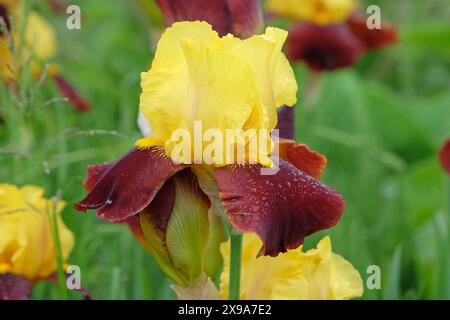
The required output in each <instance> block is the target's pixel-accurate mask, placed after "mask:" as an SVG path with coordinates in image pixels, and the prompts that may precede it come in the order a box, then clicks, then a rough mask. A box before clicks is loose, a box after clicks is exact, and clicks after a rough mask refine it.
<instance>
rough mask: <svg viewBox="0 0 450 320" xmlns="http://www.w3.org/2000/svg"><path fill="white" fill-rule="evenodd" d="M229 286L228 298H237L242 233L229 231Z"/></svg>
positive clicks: (239, 279) (239, 282)
mask: <svg viewBox="0 0 450 320" xmlns="http://www.w3.org/2000/svg"><path fill="white" fill-rule="evenodd" d="M230 248H231V251H230V288H229V295H228V299H230V300H239V293H240V285H241V258H242V234H241V233H238V232H237V231H235V230H231V232H230Z"/></svg>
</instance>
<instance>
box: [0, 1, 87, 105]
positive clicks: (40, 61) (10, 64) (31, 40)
mask: <svg viewBox="0 0 450 320" xmlns="http://www.w3.org/2000/svg"><path fill="white" fill-rule="evenodd" d="M0 17H1V18H2V19H3V21H4V23H5V25H6V28H5V29H6V30H4V31H5V32H0V77H1V79H2V80H3V82H5V83H6V84H8V85H12V84H14V83H16V82H17V79H18V77H19V69H20V66H21V65H22V64H25V63H26V62H28V61H29V60H30V58H32V59H31V72H32V73H33V75H34V76H35V78H40V77H41V76H42V75H43V73H44V72H46V73H47V74H48V75H49V76H51V77H52V78H53V80H54V82H55V85H56V87H57V89H58V91H59V92H60V94H61V95H62V96H64V97H66V98H67V99H68V100H69V102H70V103H71V105H73V106H74V107H75V108H76V109H77V110H80V111H88V110H89V108H90V106H89V103H88V102H87V101H86V100H85V99H84V98H83V97H81V96H80V95H79V94H78V93H77V91H76V90H75V89H74V88H73V87H72V85H71V84H70V83H69V82H68V81H67V80H66V79H65V78H64V77H63V76H62V75H61V73H60V68H59V67H58V66H56V65H54V64H48V61H50V60H51V59H52V58H53V57H54V56H55V55H56V54H57V52H58V44H57V40H56V34H55V31H54V29H53V27H52V26H51V25H50V24H49V23H48V22H47V21H46V20H45V19H44V18H43V17H42V16H41V15H39V14H38V13H37V12H35V11H30V12H29V13H28V15H27V16H26V24H25V30H24V33H23V34H24V39H20V38H19V36H18V33H16V32H15V30H14V28H13V25H12V22H11V19H10V18H11V17H12V18H13V20H12V21H13V22H16V23H15V25H17V22H18V21H19V20H20V19H21V17H20V14H19V1H18V0H15V1H11V0H0ZM21 41H23V45H24V48H23V50H22V52H20V53H19V52H16V51H17V50H16V49H17V48H18V47H19V44H20V42H21ZM44 65H47V66H48V68H47V70H46V71H44Z"/></svg>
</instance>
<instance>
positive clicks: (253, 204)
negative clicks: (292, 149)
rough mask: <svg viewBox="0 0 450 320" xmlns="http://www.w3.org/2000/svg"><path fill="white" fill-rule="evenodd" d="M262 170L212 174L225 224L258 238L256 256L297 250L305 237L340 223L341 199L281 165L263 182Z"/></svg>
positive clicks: (243, 168)
mask: <svg viewBox="0 0 450 320" xmlns="http://www.w3.org/2000/svg"><path fill="white" fill-rule="evenodd" d="M260 169H261V167H260V166H249V165H247V166H229V167H222V168H217V169H216V171H215V177H216V181H217V184H218V187H219V190H220V198H221V200H222V203H223V205H224V207H225V211H226V213H227V215H228V218H229V219H230V221H231V223H232V224H233V225H234V226H235V227H236V228H237V229H238V230H240V231H242V232H256V233H257V234H258V235H259V237H260V238H261V240H262V241H263V247H262V248H261V251H260V255H269V256H273V257H274V256H277V255H278V254H279V253H280V252H285V251H287V250H288V249H295V248H297V247H298V246H299V245H301V244H302V243H303V240H304V237H305V236H307V235H310V234H312V233H314V232H316V231H319V230H323V229H327V228H330V227H332V226H334V225H335V224H336V223H337V222H338V221H339V219H340V217H341V215H342V212H343V210H344V199H343V198H342V196H341V195H340V194H339V193H337V192H336V191H334V190H333V189H331V188H329V187H327V186H325V185H323V184H321V183H320V182H319V181H318V180H316V179H314V178H313V177H311V176H309V175H307V174H305V173H303V172H301V171H300V170H298V169H297V168H296V167H295V166H293V165H292V164H290V163H288V162H286V161H284V160H280V170H279V171H278V173H277V174H275V175H272V176H270V175H268V176H267V175H266V176H263V175H261V174H260Z"/></svg>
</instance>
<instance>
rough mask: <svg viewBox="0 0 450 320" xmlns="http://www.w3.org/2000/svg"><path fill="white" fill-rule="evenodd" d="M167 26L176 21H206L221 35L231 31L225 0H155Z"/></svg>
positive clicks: (228, 11) (229, 15)
mask: <svg viewBox="0 0 450 320" xmlns="http://www.w3.org/2000/svg"><path fill="white" fill-rule="evenodd" d="M156 3H157V4H158V6H159V7H160V9H161V11H162V12H163V14H164V19H165V22H166V25H167V26H171V25H172V24H173V23H174V22H178V21H196V20H200V21H206V22H208V23H209V24H210V25H212V26H213V29H214V30H216V31H217V33H219V34H220V35H221V36H223V35H226V34H227V33H229V32H230V31H231V12H230V8H229V6H228V3H227V0H190V1H186V0H156Z"/></svg>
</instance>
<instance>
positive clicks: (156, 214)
mask: <svg viewBox="0 0 450 320" xmlns="http://www.w3.org/2000/svg"><path fill="white" fill-rule="evenodd" d="M185 171H188V170H185ZM185 171H182V172H180V173H178V174H176V175H175V176H173V177H171V178H170V179H169V180H167V181H166V183H164V186H163V187H162V188H161V191H160V192H158V194H157V196H156V197H155V199H154V200H153V201H152V202H151V203H150V204H149V205H148V207H146V208H145V209H144V210H142V212H141V213H139V215H141V214H144V215H146V216H147V218H148V219H149V220H150V221H151V222H152V224H153V225H154V226H155V228H156V230H158V232H160V234H161V235H162V236H163V237H165V231H166V229H167V224H168V222H169V219H170V215H171V214H172V210H173V206H174V205H175V183H174V179H176V177H179V176H182V173H183V172H185ZM136 217H137V223H136V221H135V222H132V224H131V225H130V227H131V229H132V231H133V233H134V234H135V235H136V236H137V237H138V238H139V237H140V236H141V237H143V236H144V234H143V231H142V229H141V227H140V223H139V216H136Z"/></svg>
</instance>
